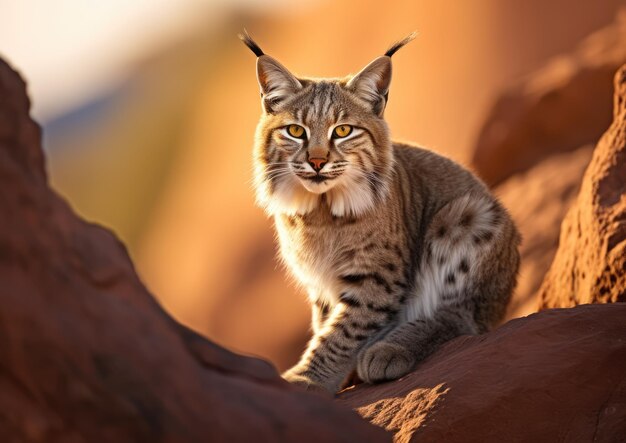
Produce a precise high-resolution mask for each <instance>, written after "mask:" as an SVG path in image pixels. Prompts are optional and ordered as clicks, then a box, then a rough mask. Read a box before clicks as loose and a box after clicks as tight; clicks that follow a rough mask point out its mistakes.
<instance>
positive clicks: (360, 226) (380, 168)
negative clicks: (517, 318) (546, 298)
mask: <svg viewBox="0 0 626 443" xmlns="http://www.w3.org/2000/svg"><path fill="white" fill-rule="evenodd" d="M411 38H412V37H411V36H409V37H407V38H406V39H404V40H402V41H401V42H399V43H398V44H396V45H394V46H392V47H391V48H390V49H389V50H388V51H387V53H385V55H384V56H380V57H378V58H376V59H374V60H373V61H372V62H371V63H369V64H368V65H367V66H366V67H365V68H363V69H362V70H361V71H360V72H359V73H358V74H356V75H355V76H350V77H347V78H344V79H319V80H315V79H306V78H300V77H295V76H294V75H293V74H292V73H291V72H290V71H288V70H287V69H286V68H285V67H284V66H282V65H281V64H280V63H279V62H278V61H277V60H275V59H273V58H272V57H270V56H268V55H265V54H264V53H263V51H262V50H261V49H260V48H259V47H258V45H256V43H254V42H253V41H252V39H251V38H250V37H249V36H246V35H244V36H243V38H242V39H243V41H244V43H246V45H247V46H248V47H249V48H250V49H251V50H252V51H253V52H254V53H255V54H256V55H258V59H257V79H258V81H259V86H260V88H261V103H262V106H263V113H262V116H261V120H260V122H259V125H258V128H257V133H256V143H255V148H254V162H255V185H256V191H257V197H258V201H259V203H260V204H261V205H262V206H263V207H264V208H265V209H266V210H267V211H268V213H269V214H271V215H272V216H273V219H274V222H275V226H276V232H277V234H278V240H279V243H280V253H281V257H282V258H283V261H284V262H285V265H286V267H287V268H288V269H289V270H290V272H291V273H292V274H293V276H294V277H295V278H296V280H297V281H298V282H299V283H300V284H302V286H304V287H305V288H306V289H307V292H308V295H309V298H310V301H311V305H312V311H313V317H312V321H313V325H312V326H313V331H314V335H313V337H312V338H311V340H310V342H309V344H308V346H307V348H306V350H305V351H304V353H303V354H302V356H301V358H300V360H299V362H298V363H297V364H296V365H295V366H293V367H292V368H291V369H289V370H288V371H286V372H285V373H283V377H284V378H285V379H286V380H288V381H289V382H290V383H293V384H296V385H299V386H302V387H304V388H306V389H309V390H318V391H326V392H331V393H332V392H336V391H337V389H339V388H340V386H341V384H342V381H343V380H344V379H345V377H346V376H347V375H348V374H350V372H351V371H353V370H355V369H356V372H357V374H358V376H359V377H360V378H361V379H362V380H363V381H365V382H370V383H375V382H381V381H385V380H392V379H396V378H399V377H402V376H403V375H405V374H407V373H408V372H409V371H410V370H412V368H414V367H415V365H416V364H418V363H419V362H420V361H422V360H424V359H425V358H427V357H428V356H429V355H431V354H432V353H433V352H435V351H436V350H437V349H439V347H441V345H442V344H443V343H445V342H446V341H448V340H451V339H453V338H455V337H458V336H459V335H464V334H477V333H482V332H485V331H487V330H489V328H491V327H493V326H494V325H496V324H497V323H498V322H499V321H500V320H501V319H502V316H503V315H504V312H505V309H506V305H507V303H508V301H509V299H510V296H511V292H512V290H513V288H514V287H515V282H516V274H517V269H518V266H519V253H518V250H517V246H518V244H519V234H518V233H517V230H516V229H515V226H514V224H513V222H512V221H511V219H510V217H509V215H508V214H507V212H506V210H505V209H504V208H503V207H502V206H501V205H500V204H499V202H498V201H497V199H496V198H495V197H494V196H493V195H491V193H490V192H489V190H488V189H487V187H486V186H485V185H484V184H483V183H482V182H481V181H480V180H478V179H477V178H476V177H475V176H474V175H473V174H472V173H470V172H469V171H467V170H465V169H464V168H463V167H461V166H460V165H458V164H456V163H454V162H453V161H451V160H449V159H446V158H444V157H442V156H440V155H437V154H435V153H434V152H431V151H428V150H426V149H422V148H419V147H417V146H411V145H407V144H402V143H392V142H391V141H390V139H389V131H388V128H387V125H386V123H385V121H384V120H383V113H384V110H385V106H386V104H387V98H388V93H389V86H390V82H391V58H390V55H393V53H394V52H395V51H397V50H398V49H399V48H401V47H402V46H403V45H404V44H406V43H407V42H408V41H410V39H411ZM289 125H299V126H301V127H303V128H304V129H305V132H306V136H304V135H301V134H300V133H299V131H295V132H293V131H292V134H296V135H297V136H298V137H294V136H292V135H290V133H289V132H288V130H287V128H288V127H289ZM339 125H351V126H352V127H353V129H352V132H350V133H349V134H348V135H347V136H346V137H344V138H339V137H333V130H334V128H336V127H337V126H339ZM324 162H326V163H325V164H324Z"/></svg>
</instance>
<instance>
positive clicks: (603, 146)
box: [540, 67, 626, 308]
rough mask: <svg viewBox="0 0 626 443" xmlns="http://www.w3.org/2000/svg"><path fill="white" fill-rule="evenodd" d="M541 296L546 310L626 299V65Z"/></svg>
mask: <svg viewBox="0 0 626 443" xmlns="http://www.w3.org/2000/svg"><path fill="white" fill-rule="evenodd" d="M540 298H541V307H542V308H551V307H568V306H574V305H578V304H583V303H607V302H618V301H626V67H622V68H621V69H620V70H619V71H618V73H617V74H616V75H615V105H614V120H613V124H612V125H611V127H610V128H609V130H608V131H607V132H606V133H605V134H604V136H603V137H602V139H601V140H600V142H599V143H598V145H597V147H596V149H595V151H594V153H593V158H592V160H591V163H590V165H589V167H588V168H587V171H586V172H585V176H584V178H583V182H582V186H581V190H580V193H579V194H578V198H577V200H576V202H575V204H574V205H573V206H572V207H571V208H570V210H569V212H568V213H567V216H566V217H565V220H564V221H563V225H562V227H561V238H560V242H559V249H558V251H557V254H556V257H555V259H554V262H553V263H552V266H551V268H550V271H549V272H548V274H547V275H546V277H545V280H544V281H543V284H542V286H541V290H540Z"/></svg>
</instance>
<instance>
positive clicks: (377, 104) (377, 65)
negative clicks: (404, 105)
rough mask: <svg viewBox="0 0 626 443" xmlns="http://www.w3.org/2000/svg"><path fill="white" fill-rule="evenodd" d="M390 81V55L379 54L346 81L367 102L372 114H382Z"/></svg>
mask: <svg viewBox="0 0 626 443" xmlns="http://www.w3.org/2000/svg"><path fill="white" fill-rule="evenodd" d="M390 83H391V57H388V56H386V55H383V56H380V57H378V58H377V59H375V60H374V61H373V62H371V63H370V64H369V65H367V66H366V67H365V68H363V69H362V70H361V72H359V73H358V74H357V75H355V76H354V77H352V79H351V80H350V81H349V82H348V84H347V87H348V89H350V90H352V92H354V93H355V94H356V95H357V96H358V97H359V98H360V99H361V100H363V101H365V102H367V103H369V104H370V105H371V107H372V111H373V112H374V114H376V115H379V116H382V115H383V112H384V110H385V105H386V104H387V96H388V94H389V84H390Z"/></svg>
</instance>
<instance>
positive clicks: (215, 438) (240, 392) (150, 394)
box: [0, 61, 388, 443]
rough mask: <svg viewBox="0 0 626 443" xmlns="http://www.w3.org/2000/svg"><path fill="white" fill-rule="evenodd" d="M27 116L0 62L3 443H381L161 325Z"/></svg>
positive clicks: (272, 374)
mask: <svg viewBox="0 0 626 443" xmlns="http://www.w3.org/2000/svg"><path fill="white" fill-rule="evenodd" d="M28 108H29V103H28V99H27V98H26V95H25V91H24V83H23V82H22V81H21V80H20V79H19V77H18V76H17V75H16V74H15V73H14V72H13V71H12V70H11V69H10V68H9V67H8V65H6V64H5V63H4V62H2V61H0V214H2V216H0V306H1V308H0V436H1V438H0V440H1V441H2V442H24V441H29V442H30V441H32V442H116V443H117V442H131V441H133V442H136V441H146V442H156V441H163V442H166V441H167V442H174V441H175V442H185V441H194V442H197V441H211V442H219V441H224V442H235V441H242V442H243V441H245V442H249V441H272V442H274V441H290V442H291V441H315V442H322V441H323V442H326V441H337V442H339V441H343V442H353V441H386V440H388V437H387V436H386V435H385V433H384V432H383V431H382V430H380V429H377V428H376V427H374V426H371V425H369V424H367V423H366V422H364V421H363V420H361V419H360V418H359V417H358V416H357V415H356V414H355V413H353V412H352V411H350V410H348V409H347V408H345V407H342V406H340V405H337V404H335V403H333V402H332V401H330V400H329V399H326V398H322V397H317V396H314V395H311V394H307V393H304V392H300V391H299V390H297V389H295V388H293V387H291V386H289V385H288V384H287V383H285V382H284V381H283V380H282V379H280V378H279V377H278V375H277V374H276V371H275V370H274V369H273V368H272V367H271V366H270V365H269V364H267V363H265V362H263V361H261V360H257V359H252V358H246V357H241V356H237V355H235V354H232V353H230V352H228V351H226V350H225V349H222V348H220V347H219V346H217V345H215V344H213V343H211V342H209V341H207V340H206V339H204V338H202V337H201V336H199V335H197V334H195V333H194V332H192V331H190V330H188V329H186V328H184V327H182V326H181V325H179V324H178V323H176V322H175V321H174V320H173V319H172V318H171V317H169V316H168V315H167V314H166V313H165V312H164V311H163V310H162V309H161V308H160V307H159V306H158V304H157V303H156V301H155V300H154V298H153V297H152V296H151V295H150V294H149V293H148V292H147V290H146V289H145V287H144V286H143V284H142V283H141V281H140V280H139V279H138V277H137V275H136V274H135V272H134V270H133V266H132V263H131V262H130V260H129V258H128V255H127V254H126V251H125V248H124V246H123V245H122V244H121V243H120V242H119V241H117V240H116V239H115V237H114V236H113V235H112V234H111V233H110V232H109V231H107V230H105V229H103V228H101V227H98V226H95V225H93V224H89V223H87V222H85V221H83V220H81V219H79V218H78V217H77V216H76V215H75V214H74V213H73V212H72V211H71V209H70V208H69V207H68V206H67V205H66V204H65V203H64V202H63V201H62V200H61V199H59V198H58V196H57V195H55V194H54V192H52V191H51V190H50V188H49V187H48V185H47V182H46V177H45V173H44V168H43V155H42V152H41V148H40V134H39V128H38V126H37V125H36V124H35V123H34V122H33V121H32V120H31V119H30V118H29V117H28Z"/></svg>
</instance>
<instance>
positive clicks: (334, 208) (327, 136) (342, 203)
mask: <svg viewBox="0 0 626 443" xmlns="http://www.w3.org/2000/svg"><path fill="white" fill-rule="evenodd" d="M240 37H241V39H242V40H243V42H244V43H245V44H246V45H247V46H248V47H249V48H250V49H251V50H252V51H253V52H254V53H255V54H256V55H257V56H258V59H257V79H258V81H259V86H260V87H261V102H262V106H263V114H262V116H261V119H260V121H259V124H258V126H257V132H256V141H255V147H254V165H255V186H256V192H257V201H258V202H259V204H260V205H261V206H263V207H264V208H265V209H266V210H267V211H268V212H269V213H270V214H281V213H282V214H290V215H293V214H306V213H308V212H310V211H312V210H313V209H315V208H316V207H317V206H318V205H319V204H321V203H322V202H325V203H326V204H328V206H329V208H330V210H331V212H332V214H333V215H335V216H358V215H361V214H363V213H364V212H366V211H367V210H369V209H371V208H372V207H373V206H374V205H376V204H377V202H380V201H381V200H382V199H384V198H385V196H386V195H387V193H388V186H389V180H390V175H391V170H392V165H393V162H394V157H393V150H392V145H391V140H390V138H389V131H388V128H387V124H386V123H385V120H384V119H383V112H384V110H385V105H386V104H387V97H388V93H389V84H390V82H391V56H392V55H393V54H394V53H395V52H396V51H397V50H398V49H400V48H401V47H402V46H404V45H405V44H406V43H408V42H409V41H411V40H412V39H413V38H414V34H411V35H410V36H408V37H407V38H405V39H404V40H402V41H400V42H398V43H396V44H395V45H393V46H392V47H391V48H390V49H389V50H388V51H387V52H386V53H385V55H383V56H380V57H378V58H376V59H375V60H374V61H372V62H371V63H370V64H369V65H367V66H366V67H365V68H363V69H362V70H361V72H359V73H358V74H356V75H351V76H348V77H345V78H342V79H313V78H304V77H296V76H295V75H293V74H292V73H291V72H289V71H288V70H287V68H285V67H284V66H283V65H282V64H280V63H279V62H278V61H277V60H276V59H274V58H272V57H270V56H269V55H265V54H264V53H263V51H262V50H261V49H260V48H259V46H258V45H257V44H256V43H255V42H254V41H253V40H252V39H251V38H250V36H249V35H248V34H244V35H241V36H240Z"/></svg>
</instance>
